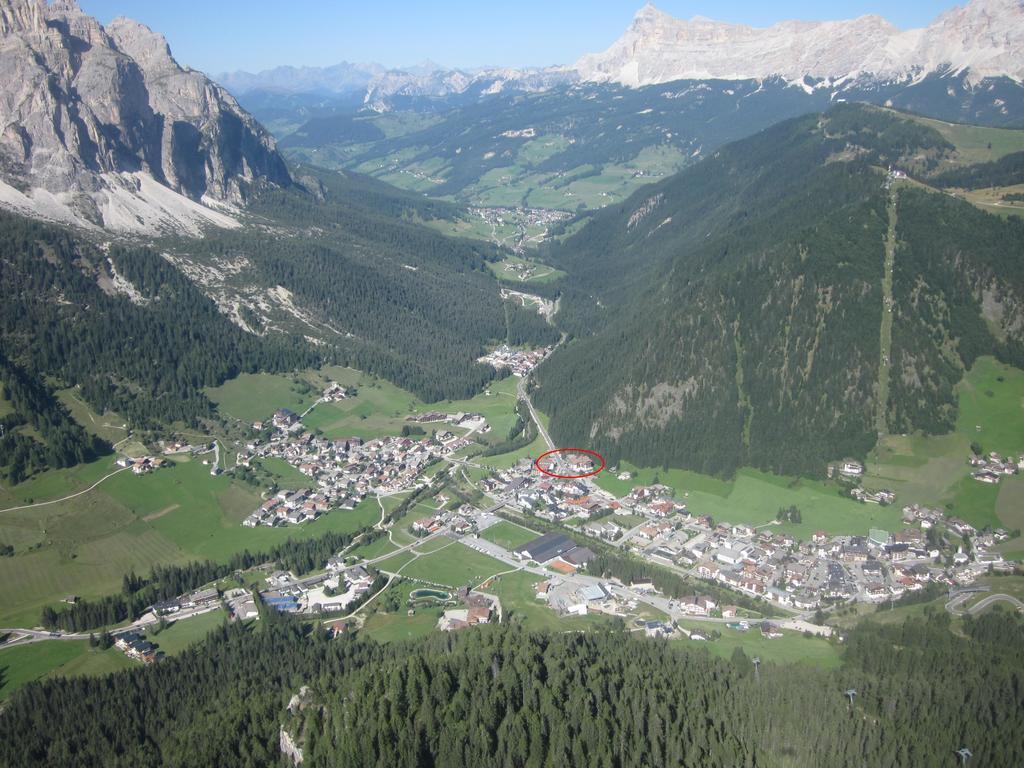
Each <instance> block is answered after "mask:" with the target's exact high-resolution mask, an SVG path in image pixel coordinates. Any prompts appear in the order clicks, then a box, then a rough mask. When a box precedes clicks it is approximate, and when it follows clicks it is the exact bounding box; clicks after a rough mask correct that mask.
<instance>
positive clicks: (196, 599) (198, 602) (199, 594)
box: [184, 587, 220, 608]
mask: <svg viewBox="0 0 1024 768" xmlns="http://www.w3.org/2000/svg"><path fill="white" fill-rule="evenodd" d="M219 598H220V593H219V592H218V591H217V589H216V587H210V588H209V589H200V590H197V591H195V592H193V593H192V594H191V595H189V596H188V597H187V598H185V601H184V607H186V608H196V607H199V606H203V605H210V604H212V603H215V602H217V600H218V599H219Z"/></svg>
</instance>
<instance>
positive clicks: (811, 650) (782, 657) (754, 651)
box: [672, 620, 840, 668]
mask: <svg viewBox="0 0 1024 768" xmlns="http://www.w3.org/2000/svg"><path fill="white" fill-rule="evenodd" d="M679 625H680V626H683V627H686V628H687V629H702V630H704V631H711V629H712V628H713V629H715V630H717V631H719V632H721V633H722V636H721V637H720V638H719V639H718V640H707V641H700V640H689V639H686V638H683V639H679V640H673V641H672V642H673V643H676V644H678V645H680V646H682V647H685V648H691V649H693V648H701V647H705V648H707V650H708V651H710V652H711V653H713V654H715V655H716V656H720V657H722V658H723V659H728V658H729V657H730V656H732V653H733V651H734V650H735V649H736V648H742V649H743V652H744V653H746V654H747V656H748V657H750V658H753V657H754V656H758V657H760V659H761V661H762V662H774V663H776V664H793V663H796V664H811V665H813V666H817V667H824V668H834V667H838V666H839V661H840V659H839V650H838V649H837V648H836V646H834V645H832V643H830V642H829V641H828V640H824V639H822V638H818V637H814V638H807V637H804V636H803V635H802V634H799V633H797V632H788V631H787V632H784V633H783V636H782V637H776V638H774V639H771V640H769V639H767V638H765V637H763V636H762V635H761V632H760V630H759V629H757V628H756V627H752V628H751V629H748V630H747V631H746V632H742V631H740V630H738V629H729V628H728V627H727V626H725V625H724V624H713V625H709V624H708V623H706V622H699V621H685V620H683V621H680V622H679Z"/></svg>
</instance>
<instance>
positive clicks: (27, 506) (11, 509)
mask: <svg viewBox="0 0 1024 768" xmlns="http://www.w3.org/2000/svg"><path fill="white" fill-rule="evenodd" d="M126 469H128V467H121V468H120V469H116V470H114V471H113V472H111V473H110V474H109V475H104V476H103V477H101V478H100V479H99V480H97V481H96V482H95V483H93V484H92V485H90V486H89V487H88V488H86V489H85V490H84V491H79V492H78V493H72V494H71V495H70V496H65V497H64V498H62V499H52V500H50V501H40V502H36V503H35V504H22V505H21V506H20V507H7V508H5V509H0V513H3V512H16V511H18V510H19V509H34V508H35V507H48V506H50V505H51V504H60V503H61V502H62V501H70V500H71V499H77V498H78V497H79V496H84V495H85V494H87V493H89V491H92V490H95V489H96V488H98V487H99V485H100V484H101V483H103V482H104V481H105V480H109V479H110V478H112V477H113V476H114V475H118V474H120V473H121V472H124V471H125V470H126Z"/></svg>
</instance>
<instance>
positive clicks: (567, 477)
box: [533, 448, 605, 480]
mask: <svg viewBox="0 0 1024 768" xmlns="http://www.w3.org/2000/svg"><path fill="white" fill-rule="evenodd" d="M555 453H585V454H587V455H589V456H594V457H595V458H597V459H598V460H599V461H600V462H601V466H599V467H598V468H597V469H595V470H593V471H591V472H586V473H584V474H582V475H556V474H555V473H554V472H548V471H547V470H546V469H544V467H542V466H541V465H540V460H541V459H543V458H544V457H545V456H551V455H552V454H555ZM533 463H534V465H535V466H536V467H537V469H539V470H540V471H541V472H543V473H544V474H545V475H547V476H548V477H555V478H558V479H559V480H580V479H582V478H584V477H593V476H594V475H596V474H598V473H599V472H603V471H604V467H605V463H604V456H602V455H601V454H600V453H598V452H597V451H591V450H590V449H588V448H555V449H553V450H550V451H545V452H544V453H542V454H541V455H540V456H538V457H537V459H536V461H534V462H533Z"/></svg>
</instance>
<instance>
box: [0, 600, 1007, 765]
mask: <svg viewBox="0 0 1024 768" xmlns="http://www.w3.org/2000/svg"><path fill="white" fill-rule="evenodd" d="M949 624H950V619H949V617H948V616H947V615H946V614H945V613H942V612H938V613H928V614H926V615H925V617H924V618H923V619H910V620H907V621H906V622H905V623H904V624H902V625H886V626H878V625H873V624H871V623H870V622H869V623H866V624H862V625H861V626H859V627H857V628H855V629H853V630H851V631H850V633H849V635H848V638H847V641H846V643H845V646H844V650H843V662H842V665H841V667H839V668H838V669H835V670H822V669H817V668H814V667H810V666H805V665H802V664H796V665H788V666H779V665H776V664H773V663H770V662H763V663H762V664H761V666H760V670H759V673H758V674H755V672H754V669H753V665H752V663H751V661H750V659H749V658H748V657H747V656H746V655H745V654H743V653H742V651H737V652H736V653H734V654H733V657H732V659H731V660H730V661H725V660H721V659H718V658H715V657H712V656H711V655H710V654H708V653H707V652H706V651H705V650H703V649H699V647H697V646H695V645H688V646H679V645H677V644H674V643H669V642H665V641H661V640H647V639H636V638H635V637H633V636H630V635H628V634H627V633H620V632H615V631H606V632H591V633H553V634H548V633H535V632H528V631H526V630H524V629H523V628H521V627H519V626H515V625H510V626H501V627H482V628H477V629H473V630H469V631H465V632H461V633H457V634H444V635H432V636H430V637H428V638H425V639H423V640H419V641H414V642H410V643H404V644H403V643H397V644H392V645H388V646H382V645H378V644H376V643H374V642H368V641H364V640H362V639H360V638H359V637H358V635H356V636H351V635H345V636H342V637H340V638H338V639H335V640H331V639H328V638H327V636H326V635H325V633H323V632H322V631H321V630H319V629H313V628H310V627H309V626H308V625H302V624H299V623H295V622H293V621H292V620H289V619H287V618H285V617H279V616H277V615H275V614H274V613H273V612H270V615H268V616H266V617H265V618H264V619H263V620H262V621H261V622H259V623H258V624H257V625H255V626H254V627H253V628H252V629H249V630H246V629H244V628H242V627H241V625H239V624H234V625H225V626H224V627H223V628H222V629H219V630H217V631H215V632H214V633H213V634H212V635H211V636H210V637H209V638H208V639H207V640H206V641H205V642H203V643H202V644H200V645H198V646H196V647H194V648H193V649H191V650H189V651H187V652H185V653H184V654H182V655H181V656H179V657H176V658H172V659H168V660H166V661H165V662H162V663H159V664H156V665H153V666H150V667H146V668H142V669H136V670H132V671H128V672H121V673H116V674H114V675H111V676H108V677H105V678H100V679H84V678H79V679H60V680H54V681H49V682H45V683H33V684H29V685H27V686H25V687H24V688H23V689H22V690H20V691H19V692H18V693H17V694H16V695H15V696H14V697H13V698H12V699H11V700H10V702H9V704H8V705H7V706H6V708H5V710H4V711H3V713H2V714H0V763H3V764H4V765H9V766H11V768H15V767H16V766H29V765H33V766H34V765H61V766H67V768H73V767H75V766H100V765H102V766H108V767H110V768H116V767H117V766H133V768H138V767H145V766H157V765H160V766H208V765H219V766H225V768H227V767H230V766H266V765H286V764H289V763H288V762H286V760H285V758H283V757H282V756H281V755H280V753H279V748H278V744H279V741H280V739H279V734H280V731H281V729H282V727H283V728H284V729H285V730H286V731H287V732H288V733H289V735H290V736H291V737H293V739H294V740H295V741H296V742H297V743H298V745H299V746H300V748H302V749H303V752H304V762H303V765H306V766H312V767H314V768H319V767H320V766H336V765H346V766H384V765H387V766H438V768H441V767H446V766H468V765H473V766H548V765H551V766H555V765H558V766H567V765H593V766H599V767H603V766H607V767H608V768H612V767H616V768H617V767H621V768H627V767H629V766H654V765H658V766H662V765H664V766H693V767H694V768H697V767H698V766H699V767H700V768H715V767H716V766H722V768H725V767H726V766H728V767H729V768H735V766H751V767H753V766H779V767H783V766H785V767H787V768H799V767H801V766H808V767H813V768H817V767H818V766H825V765H827V766H835V767H837V768H843V767H844V766H850V768H853V767H854V766H856V767H857V768H860V766H864V765H870V766H891V767H892V768H897V767H902V766H906V767H908V768H909V767H911V766H942V765H953V764H954V763H955V760H956V756H955V754H954V751H955V750H956V749H959V748H960V747H962V746H965V745H966V746H968V747H969V748H970V749H971V750H972V751H973V753H974V760H976V761H977V762H978V764H979V765H999V766H1010V765H1020V764H1021V763H1022V761H1024V739H1022V738H1021V736H1020V734H1021V732H1022V730H1021V729H1022V726H1024V693H1022V690H1024V689H1022V686H1021V683H1022V680H1021V669H1022V668H1024V665H1022V662H1024V658H1022V653H1024V651H1022V650H1021V649H1022V648H1024V627H1022V622H1021V618H1020V617H1018V616H1016V615H1010V614H1006V613H1002V612H1000V611H994V612H991V613H988V614H986V615H984V616H982V617H980V618H977V619H973V620H972V619H967V620H965V622H964V624H963V629H962V631H961V630H958V631H955V632H954V631H951V630H950V626H949ZM304 686H306V687H308V690H307V691H306V693H305V695H303V696H301V697H299V698H298V699H297V700H296V702H295V706H293V707H292V710H291V711H288V704H289V702H290V700H291V699H292V696H293V695H294V694H296V693H298V692H299V691H300V689H301V688H302V687H304ZM851 688H852V689H854V690H856V692H857V695H856V697H855V698H854V702H853V704H852V706H851V704H850V702H849V701H848V699H847V697H846V695H845V691H846V690H848V689H851Z"/></svg>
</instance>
